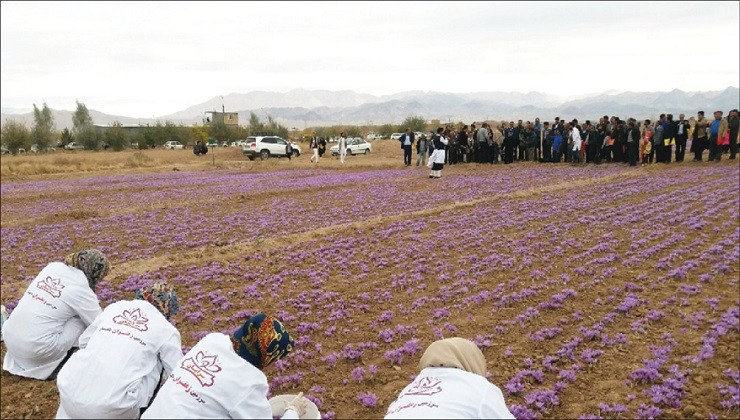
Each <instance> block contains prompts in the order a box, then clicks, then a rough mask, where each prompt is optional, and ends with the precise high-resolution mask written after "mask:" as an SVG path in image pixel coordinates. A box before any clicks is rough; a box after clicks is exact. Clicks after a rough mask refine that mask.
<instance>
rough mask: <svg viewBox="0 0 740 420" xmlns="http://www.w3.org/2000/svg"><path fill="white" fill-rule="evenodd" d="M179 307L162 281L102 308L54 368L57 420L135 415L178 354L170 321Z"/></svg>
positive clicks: (177, 341)
mask: <svg viewBox="0 0 740 420" xmlns="http://www.w3.org/2000/svg"><path fill="white" fill-rule="evenodd" d="M178 309H179V305H178V302H177V296H176V295H175V291H174V290H173V289H172V287H170V286H168V285H167V282H166V281H163V280H160V281H157V282H155V283H153V284H152V285H150V286H148V287H146V288H143V289H138V290H136V295H135V298H134V300H126V301H119V302H116V303H113V304H111V305H109V306H108V307H107V308H105V310H104V311H103V313H102V314H100V316H98V317H97V318H95V322H93V323H92V325H90V327H89V328H88V329H86V330H85V333H84V334H82V336H81V337H80V351H78V352H76V353H75V354H74V355H72V357H71V358H70V359H69V362H68V363H67V364H66V365H64V368H62V370H61V371H60V372H59V378H58V379H57V387H58V388H59V409H58V410H57V415H56V418H58V419H61V418H98V419H103V418H128V419H138V418H139V416H140V415H141V411H142V410H143V409H144V408H146V407H147V406H148V405H149V404H150V403H151V400H152V398H153V396H154V395H155V390H156V389H157V388H159V384H160V383H161V381H162V380H163V379H164V378H166V377H168V376H169V374H170V373H171V372H172V371H173V369H174V368H175V366H176V363H177V362H178V361H179V360H180V358H182V343H181V341H180V333H179V332H178V331H177V329H176V328H175V327H174V326H173V325H172V324H171V323H170V322H169V319H170V317H171V316H172V315H174V314H175V313H177V311H178Z"/></svg>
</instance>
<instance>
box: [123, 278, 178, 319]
mask: <svg viewBox="0 0 740 420" xmlns="http://www.w3.org/2000/svg"><path fill="white" fill-rule="evenodd" d="M134 298H135V299H141V300H145V301H147V302H149V303H151V304H152V305H154V307H155V308H157V309H159V312H162V315H164V317H165V318H167V319H170V317H171V316H172V315H174V314H176V313H177V311H178V310H179V309H180V305H179V304H178V303H177V295H175V289H173V288H172V286H170V285H168V284H167V282H166V281H164V280H158V281H156V282H154V283H152V284H151V285H150V286H149V287H144V288H141V289H136V295H135V296H134Z"/></svg>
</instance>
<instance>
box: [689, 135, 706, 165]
mask: <svg viewBox="0 0 740 420" xmlns="http://www.w3.org/2000/svg"><path fill="white" fill-rule="evenodd" d="M691 147H693V149H694V160H695V161H698V162H701V160H702V155H703V154H704V149H706V147H707V138H706V137H702V138H700V139H696V140H694V142H693V144H692V145H691Z"/></svg>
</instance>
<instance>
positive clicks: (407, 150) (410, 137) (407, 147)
mask: <svg viewBox="0 0 740 420" xmlns="http://www.w3.org/2000/svg"><path fill="white" fill-rule="evenodd" d="M398 140H399V141H400V142H401V149H403V164H404V166H411V146H412V145H413V144H414V140H415V139H414V132H413V131H411V129H410V128H408V127H406V132H405V133H403V135H401V137H400V138H399V139H398Z"/></svg>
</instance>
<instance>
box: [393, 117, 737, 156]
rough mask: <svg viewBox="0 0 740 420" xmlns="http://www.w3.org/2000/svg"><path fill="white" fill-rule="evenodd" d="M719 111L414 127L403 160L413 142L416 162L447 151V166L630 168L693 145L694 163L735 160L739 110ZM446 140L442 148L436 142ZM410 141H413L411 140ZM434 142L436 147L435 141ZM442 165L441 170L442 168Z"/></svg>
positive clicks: (405, 141) (404, 144) (681, 152)
mask: <svg viewBox="0 0 740 420" xmlns="http://www.w3.org/2000/svg"><path fill="white" fill-rule="evenodd" d="M723 114H724V113H723V112H722V111H716V112H714V114H713V119H711V120H709V119H707V118H706V117H705V115H704V111H699V112H698V113H697V115H696V118H694V117H691V118H690V119H688V120H687V119H686V118H685V115H684V114H680V115H679V116H678V118H674V116H673V114H661V115H660V117H659V118H658V119H657V120H656V121H651V120H649V119H646V120H644V121H637V120H636V119H634V118H628V119H627V120H623V119H621V118H620V117H617V116H612V117H609V116H607V115H604V116H603V117H601V118H600V119H599V121H598V122H592V121H590V120H586V121H584V122H583V123H581V122H579V121H578V120H577V119H573V120H572V121H569V122H566V121H564V120H561V119H560V118H559V117H556V118H555V120H554V121H553V123H552V124H550V122H549V121H545V122H544V123H542V122H540V119H539V118H535V120H534V122H531V121H526V122H524V121H522V120H519V121H518V122H517V123H516V124H515V123H514V121H510V122H508V123H506V122H501V123H488V122H484V123H482V124H481V125H480V127H478V126H476V124H471V125H470V126H468V125H464V126H462V127H460V128H457V129H456V128H454V127H452V126H446V127H440V128H439V129H438V130H437V132H436V133H429V134H428V136H427V135H426V134H425V135H421V136H418V138H416V136H414V133H413V132H411V130H409V129H406V133H405V134H404V136H403V137H402V138H401V139H400V140H401V143H402V145H401V147H402V148H403V149H404V164H405V165H406V166H410V164H411V156H410V150H411V146H410V144H413V145H415V148H416V153H417V160H416V166H419V165H420V164H424V163H425V162H426V158H427V156H431V155H432V154H433V153H435V151H437V150H440V149H443V150H444V152H445V156H444V162H443V163H444V164H450V165H454V164H459V163H472V162H475V163H494V164H495V163H499V162H503V163H504V164H510V163H514V162H526V161H537V162H543V163H545V162H547V163H551V162H555V163H557V162H568V163H573V164H577V163H602V162H618V163H626V164H629V165H630V166H637V165H638V164H640V165H647V164H651V163H653V162H655V163H664V164H667V163H670V162H671V161H672V160H675V161H676V162H683V161H684V159H685V155H686V147H687V144H689V143H688V142H689V140H691V143H690V145H691V146H690V150H689V152H690V153H693V155H694V157H693V161H694V162H701V161H702V159H703V154H704V152H705V151H709V157H708V158H709V160H710V161H715V162H719V161H720V160H721V157H722V155H723V154H729V158H730V159H735V156H736V155H737V147H738V143H739V142H740V138H739V137H738V126H739V125H740V120H739V119H738V110H737V109H733V110H731V111H730V112H729V113H728V115H727V116H726V117H725V116H723ZM438 137H441V138H442V140H443V141H442V143H444V146H443V147H442V146H441V145H440V143H439V141H438V140H437V139H438ZM409 140H410V141H411V143H410V144H409ZM435 142H436V145H435ZM440 169H441V168H440Z"/></svg>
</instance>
